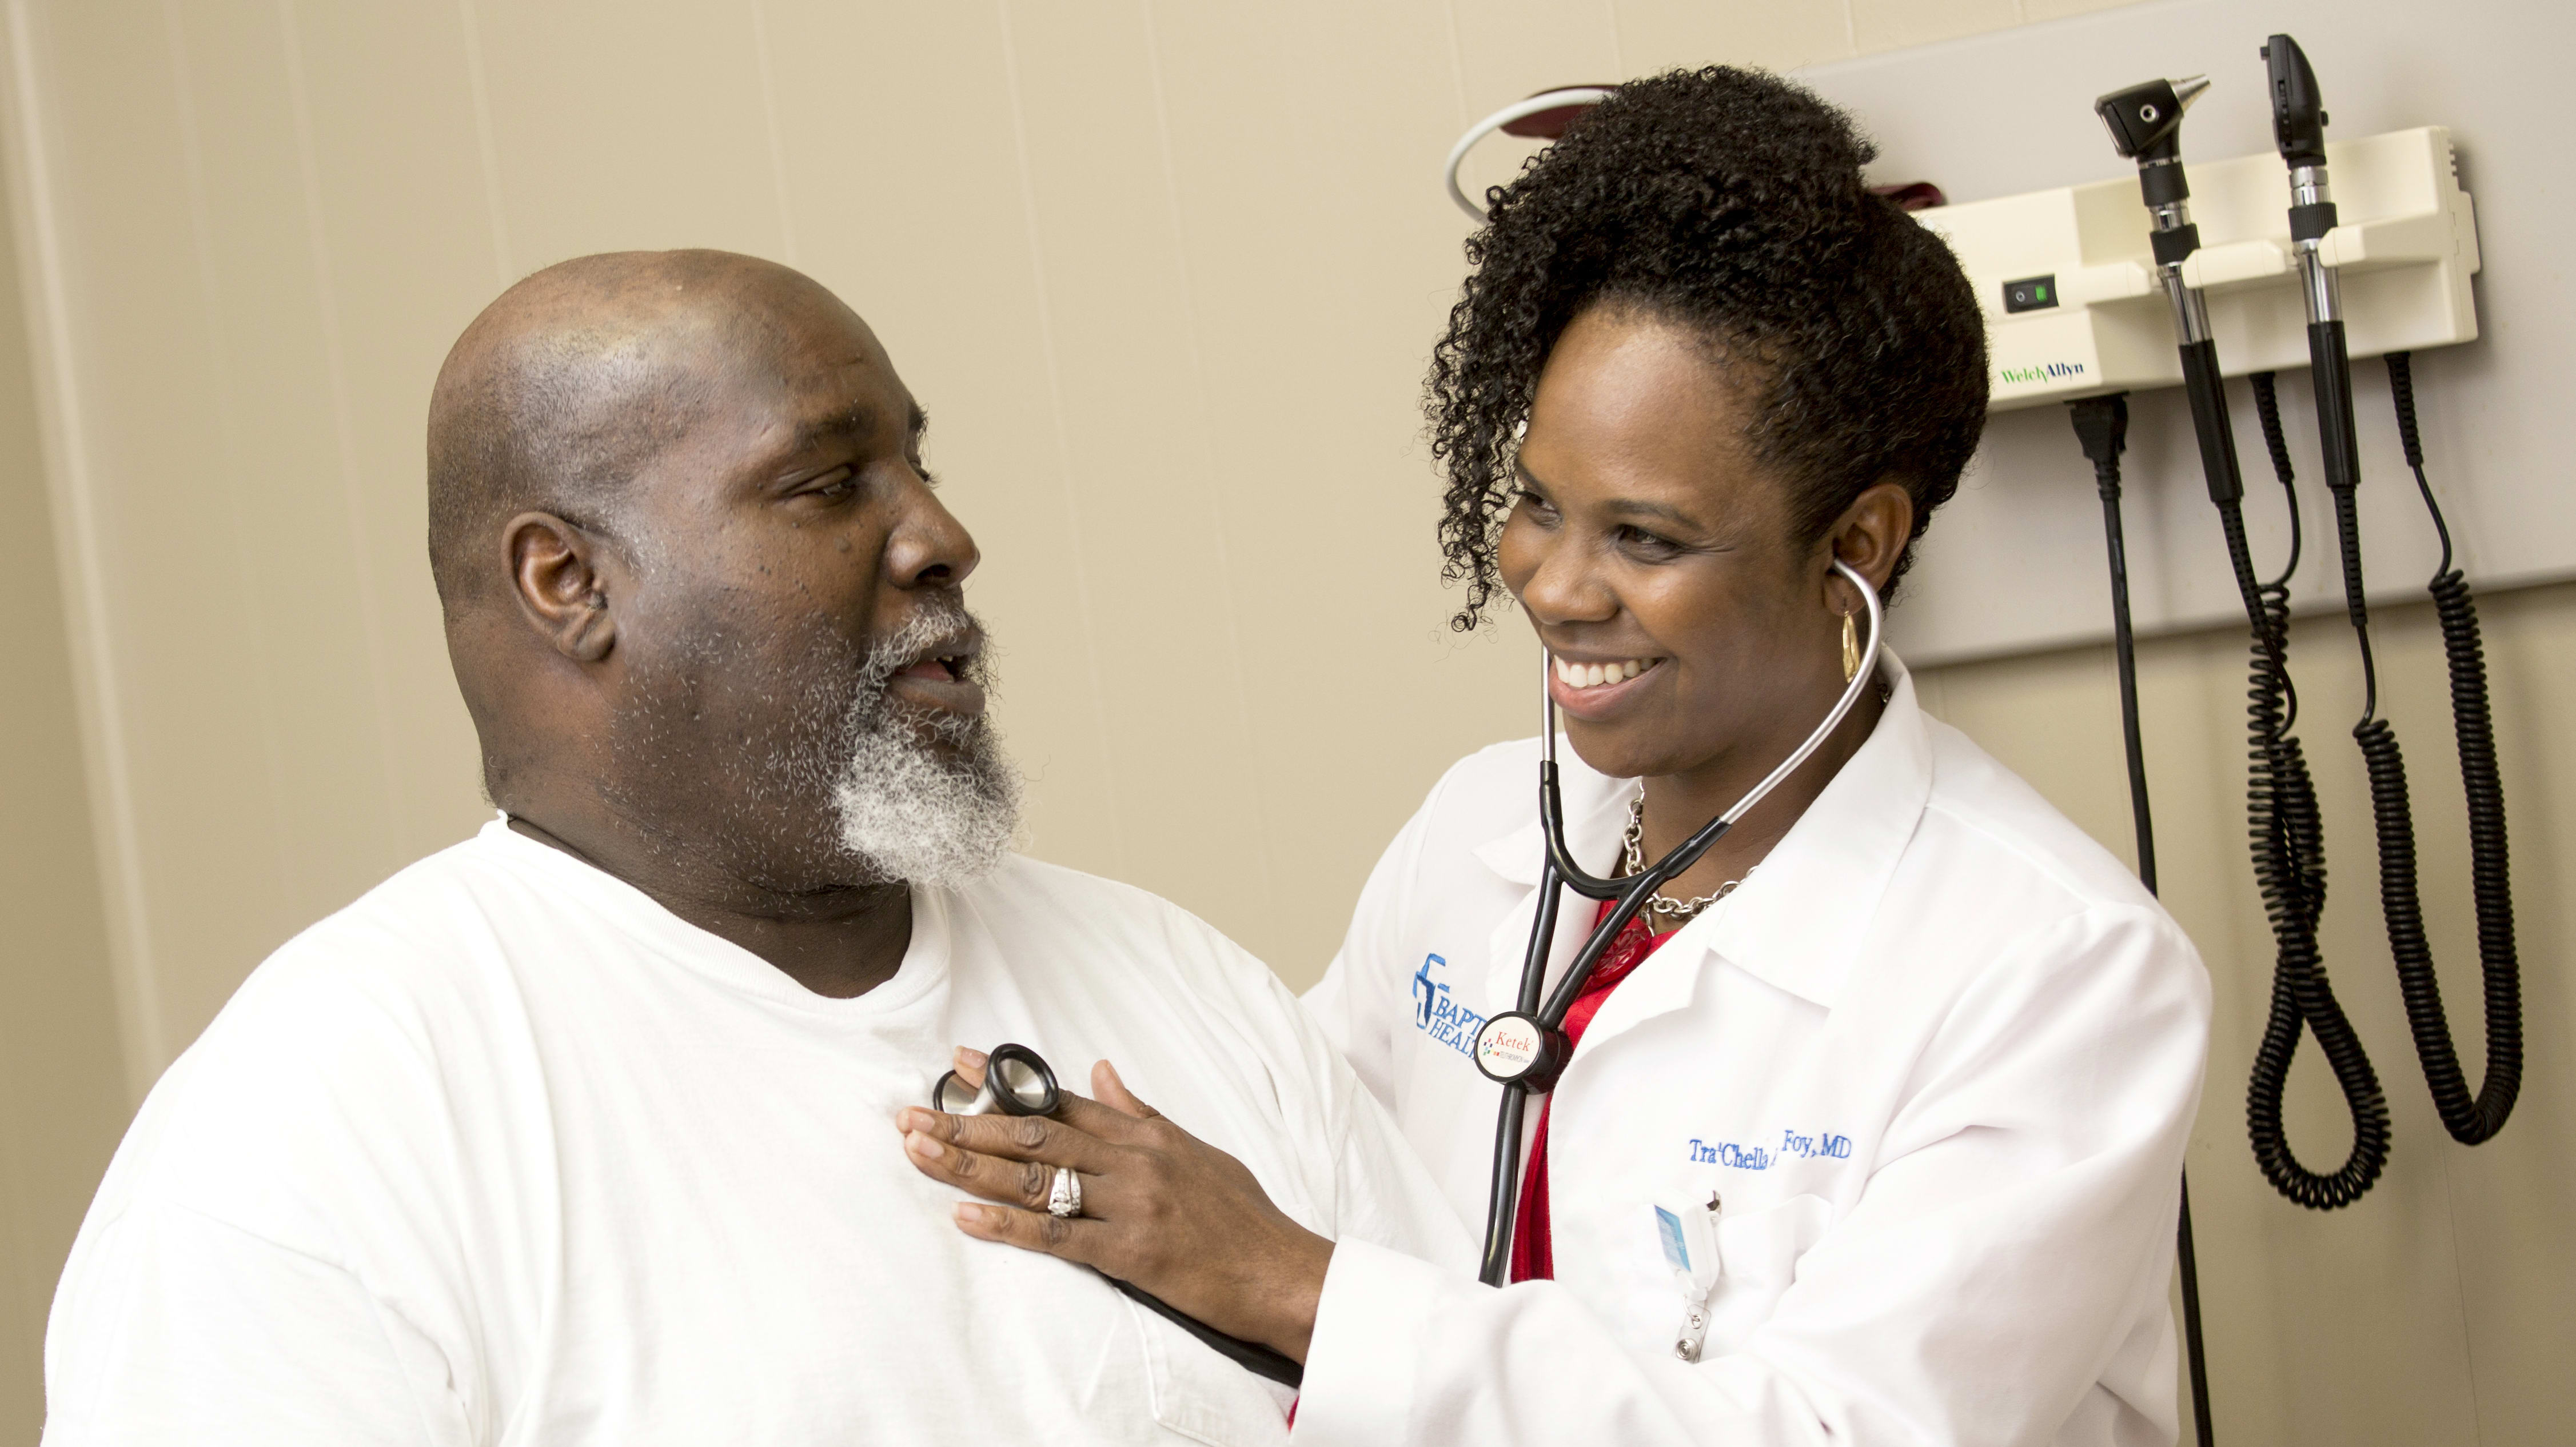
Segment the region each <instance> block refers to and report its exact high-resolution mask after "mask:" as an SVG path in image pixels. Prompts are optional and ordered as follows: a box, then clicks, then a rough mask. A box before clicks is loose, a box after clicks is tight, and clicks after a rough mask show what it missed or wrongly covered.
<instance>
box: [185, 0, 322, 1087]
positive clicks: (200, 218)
mask: <svg viewBox="0 0 2576 1447" xmlns="http://www.w3.org/2000/svg"><path fill="white" fill-rule="evenodd" d="M161 19H162V27H163V30H164V32H165V34H166V35H167V36H168V39H169V44H170V89H171V94H172V98H173V99H174V100H175V101H176V103H177V106H178V113H179V173H180V174H181V175H182V176H184V177H185V178H186V179H187V184H188V233H189V243H190V244H189V249H190V251H191V252H192V254H193V255H194V256H195V258H196V262H197V294H198V304H199V305H200V306H202V307H203V308H204V309H205V325H206V350H207V357H206V368H207V372H208V374H209V376H210V377H211V379H212V388H213V396H214V401H215V418H216V421H215V430H216V432H217V434H218V435H219V436H220V437H221V438H222V439H223V482H224V493H225V498H226V506H225V509H224V516H225V522H226V527H225V532H226V534H227V535H228V536H230V537H231V539H232V545H233V570H234V574H235V580H236V586H237V587H238V588H239V589H240V591H241V595H242V598H243V600H244V603H245V605H246V606H252V607H254V608H255V600H256V598H257V596H258V591H259V588H258V576H259V568H258V565H257V563H256V562H255V561H254V559H255V558H256V556H257V550H256V549H254V548H253V547H252V546H251V541H250V537H249V535H248V533H247V532H245V531H244V527H243V516H244V513H245V511H246V509H245V508H244V506H243V504H242V442H241V418H240V399H239V398H238V396H237V395H236V394H235V393H234V390H233V378H234V377H235V376H236V375H238V370H237V369H236V368H235V367H234V366H233V365H232V363H233V355H232V345H231V341H230V335H231V334H230V330H229V329H228V328H227V327H225V325H224V319H223V304H222V302H221V300H220V298H221V296H222V288H221V287H220V286H219V285H218V284H217V281H216V277H215V242H214V230H215V228H214V219H213V217H212V216H211V215H210V214H209V212H208V209H207V205H206V162H205V146H204V142H203V140H202V139H201V138H200V137H199V135H198V133H197V87H196V76H195V72H194V71H193V70H192V69H191V68H190V66H189V64H188V30H187V23H186V21H185V20H184V19H183V18H182V16H181V15H180V11H179V0H161ZM245 641H246V642H247V644H248V647H247V649H246V656H247V657H248V659H249V661H250V669H251V682H252V684H253V686H254V687H255V688H256V689H257V692H258V700H257V703H256V705H255V707H256V708H257V710H258V717H259V725H260V727H259V753H260V763H261V765H262V767H263V768H264V769H265V770H266V771H267V778H268V788H267V790H266V791H265V795H266V802H267V806H268V816H269V817H268V823H269V843H270V846H271V847H270V860H269V867H270V870H271V871H272V875H273V878H274V882H275V886H276V889H277V898H278V902H279V903H281V904H284V903H286V902H287V901H289V900H291V899H293V897H294V879H295V865H294V861H293V859H291V858H290V857H289V855H288V852H287V840H289V839H291V838H293V837H294V830H293V828H292V825H291V822H290V820H289V819H288V817H287V813H286V798H287V793H286V790H287V776H286V758H285V755H284V754H283V753H282V752H281V751H280V740H281V739H282V737H283V734H284V729H283V721H282V720H281V719H280V717H279V715H278V710H277V701H278V698H279V696H280V695H279V690H278V687H277V675H276V673H275V672H274V671H273V670H272V669H271V668H270V667H269V662H268V659H269V644H268V641H267V639H266V638H265V637H264V636H261V637H254V638H251V639H248V640H245ZM164 1063H166V1062H155V1066H156V1068H158V1067H159V1066H160V1065H161V1064H164Z"/></svg>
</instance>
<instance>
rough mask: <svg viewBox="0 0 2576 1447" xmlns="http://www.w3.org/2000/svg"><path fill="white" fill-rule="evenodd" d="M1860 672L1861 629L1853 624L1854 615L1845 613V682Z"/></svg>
mask: <svg viewBox="0 0 2576 1447" xmlns="http://www.w3.org/2000/svg"><path fill="white" fill-rule="evenodd" d="M1859 674H1860V630H1859V629H1858V628H1856V627H1854V626H1853V625H1852V615H1850V614H1849V613H1845V614H1844V615H1843V682H1845V683H1849V682H1851V681H1852V680H1853V679H1854V678H1856V677H1858V676H1859Z"/></svg>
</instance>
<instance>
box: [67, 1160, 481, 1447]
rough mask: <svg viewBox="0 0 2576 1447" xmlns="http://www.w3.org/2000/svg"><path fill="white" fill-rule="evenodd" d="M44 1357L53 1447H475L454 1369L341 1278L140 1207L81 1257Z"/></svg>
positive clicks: (188, 1214)
mask: <svg viewBox="0 0 2576 1447" xmlns="http://www.w3.org/2000/svg"><path fill="white" fill-rule="evenodd" d="M83 1245H84V1247H85V1249H84V1251H83V1252H82V1254H81V1255H80V1256H78V1257H76V1258H75V1260H74V1262H73V1263H72V1267H71V1270H70V1271H69V1272H68V1273H67V1274H66V1277H65V1280H64V1282H63V1288H62V1292H61V1295H60V1297H59V1299H58V1305H57V1308H56V1312H55V1320H54V1322H53V1328H52V1330H51V1332H50V1333H49V1334H48V1336H47V1340H46V1347H45V1378H46V1386H47V1393H46V1395H47V1408H48V1415H47V1420H46V1423H45V1435H44V1447H126V1444H135V1447H142V1444H162V1443H172V1442H187V1443H191V1444H199V1447H234V1444H238V1447H302V1444H312V1447H324V1444H329V1447H397V1444H399V1447H467V1444H469V1443H471V1442H472V1440H473V1437H472V1433H471V1431H470V1429H469V1426H468V1419H467V1415H466V1412H465V1408H464V1404H463V1403H462V1402H461V1401H460V1400H459V1398H458V1397H457V1395H456V1393H455V1391H454V1390H453V1388H452V1387H451V1385H450V1380H449V1373H448V1370H447V1364H446V1361H445V1359H444V1358H443V1357H442V1356H441V1354H440V1353H439V1350H438V1348H437V1347H436V1346H435V1345H434V1344H432V1343H431V1341H430V1340H429V1339H428V1338H427V1337H426V1336H424V1335H423V1334H422V1333H421V1332H419V1331H418V1330H416V1329H414V1328H413V1327H412V1325H411V1324H410V1323H408V1322H406V1321H404V1320H403V1319H402V1318H401V1317H400V1316H399V1315H397V1314H396V1313H394V1312H392V1311H391V1310H389V1309H387V1308H386V1307H385V1305H384V1304H383V1303H381V1302H379V1301H377V1300H376V1299H374V1298H373V1297H372V1296H371V1295H370V1294H369V1293H368V1292H367V1291H366V1289H365V1288H364V1287H363V1286H362V1285H360V1284H359V1282H358V1281H357V1280H356V1279H355V1278H354V1277H352V1276H351V1275H350V1274H349V1273H348V1272H347V1271H345V1270H343V1269H341V1268H340V1267H339V1266H337V1265H334V1264H333V1263H331V1262H328V1261H323V1260H320V1259H317V1258H315V1257H313V1256H310V1255H307V1254H304V1253H302V1252H299V1251H295V1250H292V1249H290V1248H287V1247H284V1246H280V1245H278V1244H276V1243H274V1242H271V1241H268V1240H265V1239H263V1238H261V1237H259V1236H257V1235H254V1234H252V1233H250V1232H247V1231H244V1230H242V1229H240V1228H238V1227H235V1226H231V1225H228V1224H226V1223H224V1222H221V1221H218V1220H215V1219H214V1218H212V1217H209V1216H206V1215H203V1214H201V1213H199V1212H196V1211H193V1210H190V1209H188V1208H186V1207H183V1206H177V1205H173V1204H169V1203H166V1202H151V1201H141V1202H136V1203H135V1204H134V1205H133V1206H132V1207H130V1208H129V1209H128V1210H127V1211H126V1212H125V1213H124V1214H123V1215H121V1216H119V1217H118V1218H117V1219H116V1220H115V1221H114V1222H113V1223H110V1224H108V1225H106V1226H105V1228H104V1229H103V1230H102V1231H101V1232H100V1233H99V1235H98V1236H97V1237H96V1239H94V1240H92V1241H89V1242H85V1243H83Z"/></svg>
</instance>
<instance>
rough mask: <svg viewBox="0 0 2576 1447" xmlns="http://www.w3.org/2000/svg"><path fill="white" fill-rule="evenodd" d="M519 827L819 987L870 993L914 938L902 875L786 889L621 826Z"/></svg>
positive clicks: (516, 824)
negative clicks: (648, 844)
mask: <svg viewBox="0 0 2576 1447" xmlns="http://www.w3.org/2000/svg"><path fill="white" fill-rule="evenodd" d="M509 819H510V828H511V829H513V830H515V831H516V832H518V833H521V834H524V835H526V836H528V837H529V838H531V839H534V840H536V841H537V842H538V843H541V844H545V845H549V846H552V847H553V848H556V849H560V850H562V851H563V852H565V853H566V854H569V855H571V856H573V857H574V858H576V859H579V860H581V861H582V862H584V863H586V864H589V865H591V866H592V867H593V868H596V869H599V870H601V871H602V872H604V873H607V874H610V875H614V876H615V877H617V878H618V879H621V880H624V881H625V882H626V883H628V884H631V885H633V886H635V888H637V889H639V890H642V891H643V892H644V893H645V894H646V895H648V896H649V897H651V898H652V900H653V902H654V903H656V904H659V905H661V906H662V907H663V908H664V909H667V910H669V911H670V912H671V913H673V914H675V915H678V916H679V917H680V918H681V919H684V920H686V921H688V922H689V923H690V924H693V925H696V926H697V927H698V928H700V929H702V930H705V931H706V932H707V933H709V934H711V935H714V936H716V937H717V938H718V939H722V940H726V941H729V942H731V943H733V944H736V945H740V946H741V947H742V948H744V949H746V950H749V951H750V952H751V953H753V954H755V955H758V956H759V957H760V958H762V959H764V960H766V961H768V962H769V963H770V964H771V965H774V966H776V967H777V968H778V970H779V971H780V972H781V973H783V974H785V975H786V976H787V977H788V978H789V979H791V980H794V981H795V982H796V983H797V984H799V985H802V986H804V987H805V988H806V989H808V990H811V991H813V992H814V993H815V994H817V995H824V996H828V997H830V998H832V999H836V1000H847V999H852V998H855V997H857V996H860V995H864V994H866V993H867V992H868V991H870V990H873V989H875V988H876V987H877V986H879V985H882V984H884V983H885V982H886V981H888V980H890V979H893V978H894V974H895V971H896V970H898V969H900V968H901V967H902V965H903V956H904V952H905V951H906V950H907V949H909V948H910V947H911V944H912V891H911V889H910V888H909V887H908V886H906V885H904V884H901V883H893V884H869V885H852V886H847V887H840V888H834V889H829V890H825V891H821V892H819V893H812V894H786V893H781V892H779V891H775V890H768V889H763V888H760V887H758V886H755V885H750V884H746V883H744V882H743V881H740V880H737V879H731V878H725V877H722V876H721V875H720V874H719V873H718V872H716V871H713V870H711V869H708V868H706V867H705V866H704V865H703V864H702V863H701V862H699V861H697V860H695V859H694V858H693V857H692V856H690V855H688V854H686V853H684V852H672V851H664V850H649V851H638V850H634V849H631V848H621V847H619V845H618V844H617V843H612V842H610V841H617V840H625V839H631V838H633V837H634V836H633V835H632V834H630V833H627V832H625V831H622V830H617V829H605V830H588V829H582V828H580V827H578V826H577V825H570V824H568V823H567V822H566V821H564V820H562V819H560V818H558V819H556V820H555V824H556V827H554V828H549V827H547V826H546V825H543V824H539V823H537V822H535V821H534V820H531V819H529V818H528V817H526V816H525V815H522V814H520V813H518V812H516V811H512V812H511V813H510V815H509Z"/></svg>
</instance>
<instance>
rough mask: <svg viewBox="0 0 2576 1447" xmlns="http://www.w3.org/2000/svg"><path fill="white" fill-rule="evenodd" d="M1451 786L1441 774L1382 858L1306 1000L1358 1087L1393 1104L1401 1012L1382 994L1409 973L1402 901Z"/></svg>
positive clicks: (1411, 888)
mask: <svg viewBox="0 0 2576 1447" xmlns="http://www.w3.org/2000/svg"><path fill="white" fill-rule="evenodd" d="M1448 782H1449V781H1448V779H1447V778H1445V777H1444V778H1443V779H1442V780H1441V781H1440V783H1439V784H1438V785H1436V786H1434V787H1433V789H1432V791H1431V796H1430V797H1429V798H1427V799H1425V800H1424V801H1423V804H1422V807H1421V808H1420V809H1418V810H1416V811H1414V815H1413V817H1412V818H1411V819H1408V820H1406V821H1405V824H1404V827H1403V828H1402V829H1399V830H1397V831H1396V835H1395V838H1394V839H1393V840H1391V841H1389V842H1388V844H1387V846H1386V852H1385V853H1383V854H1381V855H1379V856H1378V861H1377V867H1376V868H1374V869H1372V870H1370V871H1369V877H1368V883H1367V884H1366V885H1364V886H1362V887H1361V889H1360V899H1359V904H1358V905H1357V906H1355V907H1354V908H1353V909H1352V911H1351V925H1350V928H1349V930H1348V931H1346V932H1345V933H1344V934H1343V936H1342V947H1341V948H1340V949H1339V950H1336V951H1334V953H1333V962H1332V964H1330V965H1329V966H1327V967H1326V968H1325V970H1324V978H1322V979H1321V980H1318V981H1317V982H1316V983H1315V986H1314V988H1313V989H1310V990H1308V991H1307V992H1306V994H1305V997H1304V1001H1305V1006H1306V1010H1307V1013H1309V1014H1310V1015H1312V1016H1314V1018H1315V1019H1316V1021H1317V1022H1318V1023H1320V1024H1321V1025H1322V1026H1323V1027H1324V1035H1325V1038H1327V1039H1329V1040H1331V1041H1332V1042H1333V1048H1334V1049H1336V1050H1338V1051H1340V1052H1341V1054H1342V1058H1343V1059H1345V1060H1348V1061H1349V1062H1350V1064H1351V1068H1352V1069H1353V1070H1356V1071H1358V1072H1359V1077H1360V1080H1361V1082H1362V1083H1364V1084H1366V1085H1367V1086H1368V1088H1369V1090H1370V1091H1371V1092H1372V1093H1374V1094H1375V1095H1376V1096H1377V1098H1378V1099H1379V1100H1381V1101H1384V1102H1388V1103H1392V1102H1393V1101H1394V1099H1395V1064H1394V1057H1395V1044H1396V1042H1395V1038H1394V1035H1393V1033H1392V1030H1391V1027H1390V1026H1389V1024H1388V1022H1389V1021H1391V1020H1393V1019H1396V1018H1397V1016H1398V1014H1400V1012H1391V1011H1390V1010H1389V1009H1387V1008H1385V1007H1386V1003H1387V1002H1386V998H1385V996H1386V992H1387V990H1388V989H1389V988H1390V987H1391V984H1392V982H1393V981H1395V980H1398V979H1402V978H1404V977H1405V976H1406V975H1407V974H1408V973H1409V972H1410V970H1409V967H1408V966H1407V965H1406V963H1405V961H1404V958H1403V951H1404V901H1405V900H1406V898H1407V897H1409V896H1410V895H1411V893H1412V891H1413V884H1414V878H1415V876H1416V874H1417V872H1418V871H1419V869H1420V867H1421V861H1422V845H1423V840H1424V838H1425V837H1426V836H1427V835H1429V833H1430V832H1431V821H1432V815H1433V813H1434V812H1435V811H1436V810H1437V809H1438V808H1439V805H1440V794H1441V791H1442V790H1443V789H1445V788H1447V787H1448Z"/></svg>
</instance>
